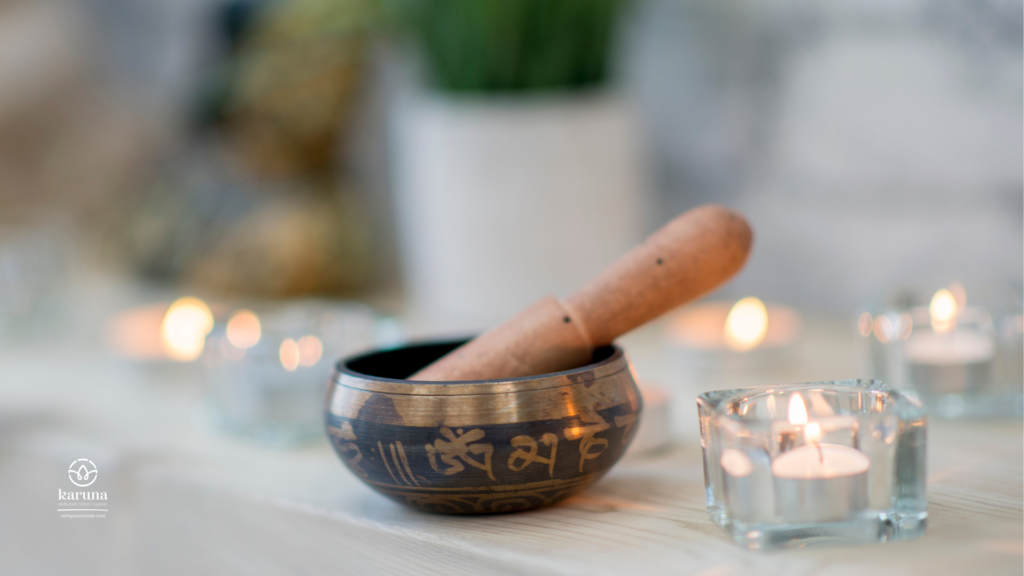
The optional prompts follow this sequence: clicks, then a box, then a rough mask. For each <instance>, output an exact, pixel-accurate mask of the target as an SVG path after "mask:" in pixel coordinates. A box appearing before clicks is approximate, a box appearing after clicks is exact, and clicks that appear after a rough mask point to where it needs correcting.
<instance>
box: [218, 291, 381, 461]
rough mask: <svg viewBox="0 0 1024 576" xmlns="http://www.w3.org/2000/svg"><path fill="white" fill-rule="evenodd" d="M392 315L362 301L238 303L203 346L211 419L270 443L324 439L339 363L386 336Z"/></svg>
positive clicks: (234, 431)
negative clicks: (329, 390) (327, 401)
mask: <svg viewBox="0 0 1024 576" xmlns="http://www.w3.org/2000/svg"><path fill="white" fill-rule="evenodd" d="M388 323H389V320H388V319H385V318H380V317H379V316H378V315H377V314H375V313H374V312H373V310H372V309H370V308H369V307H367V306H365V305H362V304H358V303H333V302H322V301H292V302H283V303H275V304H266V305H262V306H252V307H250V308H239V309H235V310H233V311H232V312H230V313H229V314H227V315H225V320H224V321H223V322H217V323H216V324H215V325H214V328H213V330H212V331H211V332H210V334H209V335H208V336H207V339H206V347H205V349H204V352H203V365H204V366H205V369H206V377H207V395H208V402H207V407H208V408H209V410H208V411H207V415H208V416H209V419H210V420H212V424H213V425H214V427H216V428H218V429H220V430H223V431H225V432H227V433H229V434H232V435H236V436H242V437H246V438H249V439H253V440H256V441H258V442H259V443H262V444H266V445H271V446H282V447H287V446H293V445H296V444H300V443H302V442H305V441H308V440H312V439H319V438H320V437H322V436H323V430H322V428H323V415H322V412H323V399H324V390H325V387H326V385H327V381H328V380H329V378H330V374H331V368H332V366H333V363H334V362H335V361H337V360H338V358H341V357H343V356H346V355H349V354H352V353H353V352H357V351H359V350H360V349H364V348H370V347H373V346H375V345H378V344H381V336H382V330H383V332H385V333H386V332H387V331H388V328H389V324H388ZM384 335H385V336H387V334H384Z"/></svg>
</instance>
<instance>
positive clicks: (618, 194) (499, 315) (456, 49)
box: [392, 0, 644, 329]
mask: <svg viewBox="0 0 1024 576" xmlns="http://www.w3.org/2000/svg"><path fill="white" fill-rule="evenodd" d="M396 2H398V3H397V4H395V5H394V6H395V8H396V11H397V13H398V15H399V21H400V22H401V23H402V29H403V31H404V32H405V38H406V39H407V40H408V41H409V45H410V46H411V47H412V48H413V50H412V51H411V52H412V53H413V54H414V55H415V58H414V59H415V61H416V62H417V64H418V66H417V67H416V69H417V70H418V71H419V74H418V77H419V81H418V82H416V83H415V88H414V89H412V90H409V91H407V92H408V93H407V94H406V95H405V97H403V98H400V99H399V104H398V105H397V107H396V108H397V110H396V113H395V114H394V116H393V120H394V122H393V130H392V142H393V146H392V151H393V166H394V171H395V173H394V176H395V188H396V207H397V211H398V214H397V216H398V222H399V231H400V236H401V238H400V240H401V246H402V252H403V261H404V273H405V279H406V284H407V287H408V291H409V295H410V297H411V301H412V303H413V304H414V309H415V311H417V312H419V313H420V314H421V316H425V317H426V319H428V320H430V321H431V322H432V323H433V325H434V326H439V327H447V328H451V329H456V328H471V327H482V326H486V325H490V324H492V323H494V322H496V321H500V320H501V319H503V318H504V317H507V316H508V315H509V314H511V313H513V312H515V311H516V310H518V309H520V308H522V307H523V306H525V305H527V304H529V303H530V302H531V301H533V300H535V299H537V298H539V297H541V296H543V295H544V294H547V293H551V292H555V293H561V295H565V294H566V293H568V292H570V291H571V290H573V289H575V288H577V287H579V286H580V285H581V284H582V283H583V282H585V281H586V280H587V279H588V278H590V277H591V276H593V275H594V274H596V273H597V272H599V271H600V270H601V269H603V268H604V267H605V266H606V265H607V264H609V263H610V262H611V261H612V260H613V259H614V258H615V257H617V256H618V255H619V254H621V253H623V252H624V251H625V250H627V249H628V248H629V247H630V246H632V245H633V244H634V243H635V242H636V241H637V240H638V238H639V236H640V232H641V219H642V216H643V209H644V208H643V202H642V200H643V198H644V194H643V188H644V182H643V178H642V168H643V166H642V164H643V162H642V161H641V153H640V147H639V138H638V131H637V127H636V122H635V119H634V116H633V114H632V113H631V112H630V108H629V106H628V105H627V103H626V101H625V100H624V99H623V98H621V97H620V96H618V95H617V94H616V93H615V91H614V90H613V89H612V88H611V87H610V86H609V84H610V82H609V77H610V62H611V56H612V52H613V50H612V45H613V39H614V37H615V29H616V23H617V21H618V19H619V16H620V13H621V12H622V9H623V0H396Z"/></svg>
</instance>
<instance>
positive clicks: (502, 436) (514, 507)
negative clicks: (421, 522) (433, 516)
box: [326, 341, 642, 514]
mask: <svg viewBox="0 0 1024 576" xmlns="http://www.w3.org/2000/svg"><path fill="white" fill-rule="evenodd" d="M462 343H463V341H458V342H433V343H425V344H414V345H410V346H406V347H403V348H398V349H394V350H385V351H378V352H372V353H369V354H364V355H361V356H356V357H352V358H347V359H345V360H342V361H340V362H338V364H337V368H336V371H335V373H334V376H333V377H332V380H331V384H330V389H329V391H328V394H327V414H326V424H327V434H328V436H329V437H330V439H331V443H332V444H333V445H334V449H335V451H337V453H338V456H340V457H341V460H342V462H344V463H345V466H347V467H348V469H349V470H351V471H352V472H353V473H354V474H355V475H356V476H358V477H359V478H360V479H361V480H362V481H363V482H365V483H366V484H367V485H368V486H370V487H371V488H373V489H374V490H376V491H378V492H380V493H381V494H384V495H385V496H387V497H389V498H391V499H392V500H395V501H397V502H401V503H403V504H407V505H409V506H413V507H415V508H419V509H421V510H427V511H430V512H442V513H449V514H478V513H491V512H516V511H520V510H530V509H533V508H539V507H541V506H547V505H548V504H552V503H554V502H557V501H559V500H562V499H564V498H567V497H569V496H571V495H573V494H575V493H577V492H579V491H581V490H583V489H584V488H586V487H587V486H589V485H591V484H592V483H594V482H595V481H597V480H598V479H599V478H600V477H601V476H602V475H604V473H605V472H607V471H608V470H609V469H610V468H611V467H612V466H613V465H614V464H615V462H617V461H618V460H619V458H620V457H621V456H622V454H623V453H624V452H625V451H626V448H627V447H628V446H629V442H630V440H632V438H633V435H634V433H635V432H636V429H637V425H638V424H639V423H640V422H639V419H640V410H641V406H642V402H641V399H640V392H639V391H638V390H637V387H636V382H635V381H634V379H633V374H632V371H631V370H630V369H629V363H628V362H627V361H626V357H625V355H624V354H623V353H622V350H621V349H620V348H619V347H617V346H607V347H604V348H600V349H598V350H597V351H595V352H594V358H593V363H592V364H589V365H587V366H584V367H582V368H577V369H574V370H566V371H564V372H555V373H552V374H542V375H539V376H528V377H524V378H512V379H508V380H478V381H470V382H417V381H411V380H404V378H405V377H407V376H409V375H411V374H415V373H416V372H417V371H418V370H419V369H420V368H423V367H424V366H426V365H427V364H430V363H431V362H433V361H434V360H436V359H437V358H440V357H441V356H443V355H444V354H447V353H448V352H449V351H451V350H453V349H455V348H456V347H457V346H459V345H461V344H462Z"/></svg>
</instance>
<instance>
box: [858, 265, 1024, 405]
mask: <svg viewBox="0 0 1024 576" xmlns="http://www.w3.org/2000/svg"><path fill="white" fill-rule="evenodd" d="M968 294H970V298H968ZM855 326H856V328H855V329H856V331H857V334H858V339H859V341H860V344H861V345H860V348H861V358H862V362H863V364H864V370H865V371H866V372H867V373H868V374H870V375H871V376H873V377H876V378H881V379H883V380H884V381H886V382H889V383H891V384H892V385H893V387H895V388H897V389H899V390H903V391H906V392H907V393H909V394H914V395H916V396H917V397H919V398H920V400H921V402H922V403H923V404H924V405H925V406H926V407H927V408H928V411H929V413H931V414H932V415H934V416H938V417H940V418H976V417H993V416H995V417H1008V418H1021V417H1022V416H1024V337H1022V334H1024V315H1022V300H1021V289H1020V287H1019V286H1013V285H1012V284H988V285H980V286H972V287H971V289H970V290H967V289H965V288H964V286H963V285H962V284H956V283H955V284H951V285H949V286H947V287H935V286H932V287H931V289H899V290H893V291H891V292H890V293H888V294H887V295H886V296H885V297H884V298H881V299H878V300H876V301H875V302H873V303H871V304H868V305H867V306H865V307H864V309H863V310H862V311H861V312H860V313H859V314H858V315H857V317H856V320H855Z"/></svg>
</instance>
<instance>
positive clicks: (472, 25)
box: [386, 0, 626, 93]
mask: <svg viewBox="0 0 1024 576" xmlns="http://www.w3.org/2000/svg"><path fill="white" fill-rule="evenodd" d="M386 1H389V2H390V3H391V6H393V8H394V10H395V13H396V15H397V18H398V21H399V22H400V23H401V24H402V26H403V28H404V29H405V30H406V31H407V32H408V33H409V34H410V35H411V37H412V38H413V40H414V41H415V43H416V44H417V45H418V48H419V49H420V52H421V55H422V58H423V64H424V66H425V68H426V71H427V74H428V81H429V82H430V83H431V84H432V85H433V86H435V87H436V88H438V89H440V90H443V91H450V92H468V93H473V92H526V91H540V90H559V89H561V90H564V89H583V88H589V87H593V86H597V85H600V84H602V83H604V82H605V80H606V79H607V77H608V72H609V59H610V53H611V49H610V48H611V46H610V45H611V41H612V37H613V33H614V29H615V23H616V21H617V20H618V16H619V14H620V12H621V9H622V7H623V5H624V3H625V1H626V0H386Z"/></svg>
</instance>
